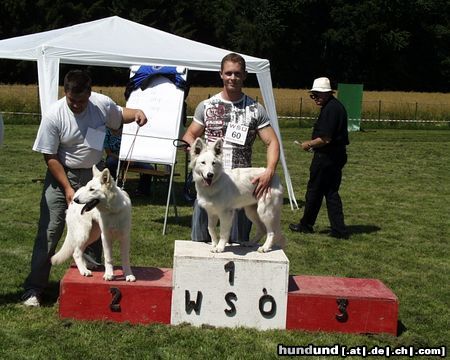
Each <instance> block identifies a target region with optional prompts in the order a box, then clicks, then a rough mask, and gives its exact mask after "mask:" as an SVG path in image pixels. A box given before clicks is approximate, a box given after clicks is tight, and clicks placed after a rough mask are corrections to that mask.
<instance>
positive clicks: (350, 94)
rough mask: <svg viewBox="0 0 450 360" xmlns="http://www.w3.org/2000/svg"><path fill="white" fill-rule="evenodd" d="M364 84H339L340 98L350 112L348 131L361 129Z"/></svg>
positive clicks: (348, 112)
mask: <svg viewBox="0 0 450 360" xmlns="http://www.w3.org/2000/svg"><path fill="white" fill-rule="evenodd" d="M362 97H363V84H338V99H339V101H340V102H341V103H342V104H344V106H345V109H346V110H347V114H348V131H359V130H360V124H361V112H362Z"/></svg>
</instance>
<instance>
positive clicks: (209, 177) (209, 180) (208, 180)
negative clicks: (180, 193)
mask: <svg viewBox="0 0 450 360" xmlns="http://www.w3.org/2000/svg"><path fill="white" fill-rule="evenodd" d="M213 177H214V173H211V172H209V173H207V174H206V177H204V176H203V182H204V183H205V184H206V186H211V184H212V181H213Z"/></svg>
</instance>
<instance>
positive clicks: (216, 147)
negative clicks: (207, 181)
mask: <svg viewBox="0 0 450 360" xmlns="http://www.w3.org/2000/svg"><path fill="white" fill-rule="evenodd" d="M213 148H214V154H215V155H216V156H219V155H222V148H223V140H222V139H219V140H216V142H215V143H214V147H213Z"/></svg>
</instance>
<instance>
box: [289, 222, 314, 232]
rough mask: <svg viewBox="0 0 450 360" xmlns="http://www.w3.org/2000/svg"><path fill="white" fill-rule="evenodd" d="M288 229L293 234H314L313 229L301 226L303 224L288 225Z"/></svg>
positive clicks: (308, 226)
mask: <svg viewBox="0 0 450 360" xmlns="http://www.w3.org/2000/svg"><path fill="white" fill-rule="evenodd" d="M289 229H290V230H291V231H294V232H300V233H306V234H311V233H313V232H314V229H313V227H312V226H310V225H303V224H289Z"/></svg>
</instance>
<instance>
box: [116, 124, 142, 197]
mask: <svg viewBox="0 0 450 360" xmlns="http://www.w3.org/2000/svg"><path fill="white" fill-rule="evenodd" d="M139 129H140V126H138V127H137V129H136V134H134V138H133V141H132V142H131V145H130V148H129V149H128V153H127V156H125V161H126V162H127V165H126V167H125V168H124V169H123V171H122V186H121V189H122V190H124V188H125V182H126V181H127V173H128V168H129V167H130V164H131V160H128V159H131V155H132V154H133V150H134V144H135V143H136V139H137V135H138V132H139Z"/></svg>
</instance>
